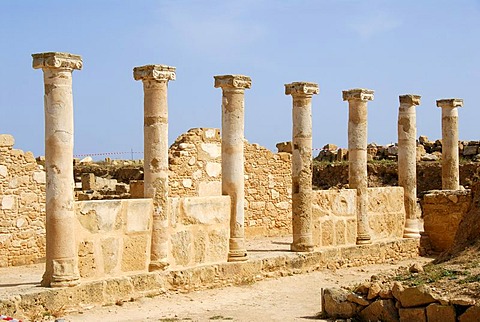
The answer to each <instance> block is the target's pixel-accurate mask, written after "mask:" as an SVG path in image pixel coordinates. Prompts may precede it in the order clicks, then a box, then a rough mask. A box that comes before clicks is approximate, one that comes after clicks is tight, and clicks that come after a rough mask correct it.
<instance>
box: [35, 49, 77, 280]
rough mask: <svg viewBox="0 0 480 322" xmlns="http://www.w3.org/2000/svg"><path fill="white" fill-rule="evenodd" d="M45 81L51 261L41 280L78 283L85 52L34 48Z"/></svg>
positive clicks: (48, 259) (48, 229) (48, 254)
mask: <svg viewBox="0 0 480 322" xmlns="http://www.w3.org/2000/svg"><path fill="white" fill-rule="evenodd" d="M32 57H33V68H35V69H39V68H41V69H42V70H43V80H44V83H45V96H44V105H45V168H46V175H47V183H46V233H47V234H46V263H45V273H44V274H43V279H42V286H50V287H64V286H74V285H76V284H78V282H79V281H78V280H79V278H80V275H79V271H78V253H77V243H76V240H75V235H76V232H75V199H74V192H73V189H74V179H73V95H72V72H73V70H74V69H82V58H81V57H80V56H78V55H72V54H68V53H57V52H49V53H40V54H33V55H32Z"/></svg>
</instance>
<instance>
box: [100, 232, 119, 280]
mask: <svg viewBox="0 0 480 322" xmlns="http://www.w3.org/2000/svg"><path fill="white" fill-rule="evenodd" d="M100 243H101V246H102V256H103V270H104V272H105V273H106V274H109V273H111V272H112V271H113V270H114V269H115V267H116V266H117V265H118V257H119V249H120V244H119V241H118V238H114V237H109V238H105V239H103V240H102V241H101V242H100Z"/></svg>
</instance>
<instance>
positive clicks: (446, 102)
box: [437, 98, 463, 190]
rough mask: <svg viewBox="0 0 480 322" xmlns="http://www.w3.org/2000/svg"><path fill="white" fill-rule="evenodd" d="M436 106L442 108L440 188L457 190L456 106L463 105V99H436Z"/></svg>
mask: <svg viewBox="0 0 480 322" xmlns="http://www.w3.org/2000/svg"><path fill="white" fill-rule="evenodd" d="M437 106H438V107H441V108H442V189H443V190H458V189H460V174H459V172H460V170H459V168H458V107H462V106H463V99H460V98H450V99H441V100H437Z"/></svg>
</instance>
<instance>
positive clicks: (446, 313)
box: [427, 303, 480, 322]
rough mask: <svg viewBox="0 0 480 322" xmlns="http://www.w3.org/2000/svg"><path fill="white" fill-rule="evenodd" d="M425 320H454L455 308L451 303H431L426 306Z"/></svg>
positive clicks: (453, 321) (439, 321) (434, 321)
mask: <svg viewBox="0 0 480 322" xmlns="http://www.w3.org/2000/svg"><path fill="white" fill-rule="evenodd" d="M479 314H480V312H479ZM427 321H428V322H455V321H456V320H455V308H454V307H453V306H451V305H440V304H438V303H432V304H430V305H429V306H427Z"/></svg>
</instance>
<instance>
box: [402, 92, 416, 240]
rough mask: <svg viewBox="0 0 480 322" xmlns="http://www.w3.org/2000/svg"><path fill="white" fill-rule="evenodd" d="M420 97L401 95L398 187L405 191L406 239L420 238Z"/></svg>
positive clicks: (404, 234)
mask: <svg viewBox="0 0 480 322" xmlns="http://www.w3.org/2000/svg"><path fill="white" fill-rule="evenodd" d="M420 97H421V96H419V95H401V96H400V107H399V108H398V185H399V186H401V187H403V190H404V204H405V214H406V216H405V217H406V218H405V229H404V232H403V237H404V238H420V231H419V228H418V218H417V211H416V209H417V120H416V119H417V118H416V111H415V107H416V106H417V105H420Z"/></svg>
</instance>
